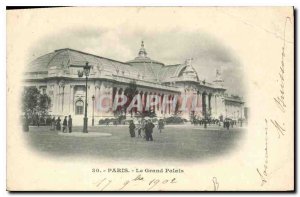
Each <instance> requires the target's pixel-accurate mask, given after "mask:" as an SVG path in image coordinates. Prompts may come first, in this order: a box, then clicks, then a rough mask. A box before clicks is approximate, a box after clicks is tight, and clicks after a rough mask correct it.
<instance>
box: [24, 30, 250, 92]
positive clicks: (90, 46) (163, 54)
mask: <svg viewBox="0 0 300 197" xmlns="http://www.w3.org/2000/svg"><path fill="white" fill-rule="evenodd" d="M128 25H129V24H124V25H121V26H118V27H117V28H100V27H99V28H98V27H96V28H95V27H89V28H78V29H74V28H72V29H71V28H70V29H68V28H66V29H65V30H64V31H58V32H57V33H55V34H51V35H47V36H45V37H43V38H42V39H41V40H40V41H39V44H38V45H35V46H32V50H31V51H32V52H31V55H30V57H29V59H30V60H33V59H34V58H37V57H39V56H41V55H43V54H46V53H50V52H53V51H54V50H56V49H60V48H71V49H75V50H79V51H83V52H87V53H91V54H95V55H99V56H103V57H107V58H111V59H115V60H119V61H124V62H125V61H129V60H132V59H134V58H135V57H136V56H137V54H138V51H139V49H140V45H141V41H142V40H143V41H144V44H145V48H146V51H147V53H148V57H150V58H151V59H153V60H157V61H160V62H163V63H164V64H166V65H168V64H178V63H184V62H185V60H186V59H188V58H193V61H192V65H193V67H194V68H195V70H196V71H197V73H198V76H199V79H200V80H205V81H207V82H212V81H213V80H214V79H215V77H216V69H219V70H220V71H221V74H222V78H223V79H224V81H225V83H224V85H225V87H226V88H227V92H228V94H233V95H240V96H242V97H245V95H246V92H245V88H244V83H245V82H244V80H243V79H244V78H243V66H242V64H241V63H240V61H239V59H238V54H234V53H233V52H232V50H231V49H230V48H229V47H227V46H226V43H223V42H221V41H220V40H218V39H216V38H214V37H213V36H212V35H210V34H208V33H206V32H204V31H188V30H184V29H182V28H176V27H175V28H172V29H169V30H167V31H166V30H156V29H152V30H149V29H146V28H143V27H141V26H139V27H134V26H130V27H128ZM237 84H238V85H237Z"/></svg>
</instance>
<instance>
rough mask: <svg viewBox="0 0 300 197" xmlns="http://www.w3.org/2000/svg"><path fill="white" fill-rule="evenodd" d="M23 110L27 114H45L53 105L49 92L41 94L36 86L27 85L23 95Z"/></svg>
mask: <svg viewBox="0 0 300 197" xmlns="http://www.w3.org/2000/svg"><path fill="white" fill-rule="evenodd" d="M22 104H23V105H22V110H23V112H24V114H25V115H27V116H28V117H30V118H32V117H34V116H37V115H38V116H45V115H47V114H48V110H49V108H50V106H51V99H50V97H49V96H48V95H47V94H41V93H40V91H39V90H38V89H37V88H36V87H26V88H25V89H24V91H23V95H22Z"/></svg>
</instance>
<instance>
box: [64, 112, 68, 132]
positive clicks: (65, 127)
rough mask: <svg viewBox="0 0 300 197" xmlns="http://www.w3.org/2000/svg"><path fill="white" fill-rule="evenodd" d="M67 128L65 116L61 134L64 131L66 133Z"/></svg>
mask: <svg viewBox="0 0 300 197" xmlns="http://www.w3.org/2000/svg"><path fill="white" fill-rule="evenodd" d="M67 126H68V122H67V116H65V119H64V121H63V133H65V130H66V131H67Z"/></svg>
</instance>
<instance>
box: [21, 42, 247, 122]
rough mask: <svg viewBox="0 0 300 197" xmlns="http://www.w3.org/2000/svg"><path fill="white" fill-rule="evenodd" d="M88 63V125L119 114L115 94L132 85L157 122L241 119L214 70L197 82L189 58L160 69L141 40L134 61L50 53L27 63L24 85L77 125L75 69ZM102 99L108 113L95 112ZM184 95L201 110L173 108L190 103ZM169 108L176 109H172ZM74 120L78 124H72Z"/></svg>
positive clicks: (80, 109)
mask: <svg viewBox="0 0 300 197" xmlns="http://www.w3.org/2000/svg"><path fill="white" fill-rule="evenodd" d="M87 62H88V64H89V65H91V69H90V73H89V76H88V81H87V103H88V105H87V106H88V108H87V113H88V119H89V124H91V120H92V116H94V118H95V122H98V121H99V120H100V119H104V118H112V117H115V116H116V114H120V113H116V111H119V112H120V111H122V110H123V109H122V107H118V108H116V109H113V108H112V105H113V103H114V102H115V101H114V100H115V99H116V95H124V92H125V93H126V89H128V88H130V87H132V84H133V83H134V84H135V88H136V89H135V94H136V95H139V96H140V98H141V103H142V106H141V107H142V112H144V111H145V110H152V111H153V112H154V113H155V114H156V116H157V117H158V118H164V117H169V116H173V115H176V116H180V117H182V118H186V119H190V118H191V117H197V118H199V119H203V118H212V119H224V118H231V119H233V120H238V119H241V118H242V119H244V118H245V115H244V101H243V100H242V99H241V98H240V97H238V96H229V95H228V94H227V93H226V87H224V81H223V79H222V76H221V73H220V72H219V71H217V73H216V78H215V79H212V80H211V81H210V82H209V81H201V80H200V79H199V78H198V74H197V72H196V71H195V69H194V68H193V65H192V61H191V60H186V61H185V63H182V64H175V65H165V64H164V63H162V62H159V61H156V60H152V59H151V58H150V57H148V55H147V52H146V49H145V47H144V43H143V42H142V44H141V48H140V50H139V51H138V55H137V57H136V58H134V59H133V60H130V61H127V62H121V61H117V60H113V59H110V58H105V57H101V56H98V55H93V54H88V53H85V52H81V51H77V50H73V49H69V48H64V49H58V50H55V51H53V52H51V53H48V54H45V55H43V56H40V57H38V58H36V59H35V60H33V61H32V62H30V63H29V66H28V69H27V70H26V73H25V75H24V86H25V87H29V86H35V87H37V88H38V89H39V90H40V91H41V92H42V93H46V94H47V95H49V96H50V98H51V107H50V110H49V113H50V115H55V116H67V115H72V117H73V119H74V120H75V121H74V122H78V123H80V124H81V123H82V119H83V116H84V107H85V104H84V102H85V97H86V92H85V91H86V86H85V85H86V81H85V77H82V78H80V77H78V70H82V66H84V65H86V63H87ZM183 62H184V60H183ZM213 72H214V71H213ZM103 95H105V97H106V98H111V99H106V100H107V104H108V106H111V107H110V110H100V108H101V107H100V106H99V105H100V103H101V102H102V101H103V100H101V99H100V97H101V96H103ZM185 95H192V96H193V98H196V100H195V99H194V100H193V101H192V102H191V103H192V104H191V105H193V106H196V109H200V110H194V108H193V109H192V110H183V108H181V107H180V106H178V103H180V105H182V103H185V105H189V102H187V101H182V98H183V97H184V96H185ZM151 96H155V97H151ZM149 98H150V99H153V98H154V99H158V103H159V102H160V103H162V102H165V103H167V107H165V106H164V107H162V106H161V105H159V104H157V105H154V106H152V107H150V109H147V108H146V105H145V103H146V102H147V101H149ZM178 98H180V99H178ZM174 99H175V100H174ZM99 100H101V102H100V101H99ZM183 100H184V99H183ZM166 101H167V102H166ZM172 102H174V103H175V105H173V104H172ZM172 108H175V109H174V110H171V109H172ZM189 109H191V108H189ZM131 115H132V116H138V115H140V114H139V112H138V111H137V110H133V112H131ZM77 119H78V120H80V121H76V120H77Z"/></svg>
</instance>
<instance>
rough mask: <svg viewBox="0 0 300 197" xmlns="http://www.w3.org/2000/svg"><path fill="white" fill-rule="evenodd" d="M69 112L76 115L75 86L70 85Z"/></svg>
mask: <svg viewBox="0 0 300 197" xmlns="http://www.w3.org/2000/svg"><path fill="white" fill-rule="evenodd" d="M69 99H70V102H69V112H70V114H73V113H74V85H70V95H69Z"/></svg>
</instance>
